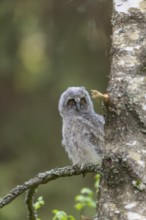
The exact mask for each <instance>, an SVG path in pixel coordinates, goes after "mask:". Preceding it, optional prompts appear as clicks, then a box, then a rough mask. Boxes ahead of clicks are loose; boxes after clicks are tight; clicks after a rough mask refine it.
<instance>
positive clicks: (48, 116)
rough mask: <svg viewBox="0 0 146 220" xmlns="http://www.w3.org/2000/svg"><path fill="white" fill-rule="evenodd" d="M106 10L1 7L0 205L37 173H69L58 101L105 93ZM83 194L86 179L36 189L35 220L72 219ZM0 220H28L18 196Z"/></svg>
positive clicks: (104, 2) (106, 2)
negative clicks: (71, 91)
mask: <svg viewBox="0 0 146 220" xmlns="http://www.w3.org/2000/svg"><path fill="white" fill-rule="evenodd" d="M111 10H112V1H110V0H43V1H40V0H38V1H36V0H25V1H22V0H13V1H11V0H1V1H0V197H2V196H4V195H5V194H6V193H8V192H9V190H10V189H11V188H13V187H14V186H16V185H17V184H21V183H23V182H24V181H26V180H28V179H29V178H32V177H33V176H35V175H36V174H37V173H39V172H43V171H45V170H49V169H51V168H54V167H62V166H66V165H70V162H69V160H68V157H67V155H66V153H65V151H64V149H63V147H62V146H61V118H60V115H59V113H58V100H59V97H60V94H61V93H62V92H63V91H64V90H65V89H66V88H67V87H69V86H85V87H86V88H87V90H88V91H90V90H91V89H98V90H100V91H101V92H104V91H105V90H106V86H107V82H108V74H109V71H110V58H109V57H110V53H109V50H110V34H111V24H110V20H111ZM94 105H95V109H96V111H98V112H101V113H102V110H101V108H100V105H99V106H98V104H97V103H95V102H94ZM85 186H86V187H91V188H92V189H94V176H93V175H87V176H86V177H84V178H83V177H82V176H79V177H71V178H61V179H58V180H55V181H53V182H51V183H49V184H47V185H43V186H41V187H39V189H38V192H37V195H36V197H37V196H40V195H43V197H44V200H45V202H46V205H45V207H44V208H42V209H41V211H40V212H39V215H40V217H41V219H42V220H43V219H51V217H52V213H51V212H52V209H54V208H55V209H59V210H64V211H66V212H67V213H68V214H72V215H75V216H77V219H79V215H77V214H76V212H75V209H74V208H73V204H74V197H75V195H76V194H78V193H79V191H80V189H81V188H82V187H85ZM0 219H1V220H9V219H11V220H18V219H21V220H23V219H27V212H26V207H25V204H24V195H22V196H21V197H19V198H17V199H16V200H15V201H13V202H12V203H11V204H9V205H8V206H6V207H4V208H3V209H1V210H0Z"/></svg>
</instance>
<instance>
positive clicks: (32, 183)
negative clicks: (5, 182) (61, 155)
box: [0, 166, 101, 213]
mask: <svg viewBox="0 0 146 220" xmlns="http://www.w3.org/2000/svg"><path fill="white" fill-rule="evenodd" d="M100 171H101V169H100V168H99V167H97V166H88V167H85V168H83V169H79V168H77V167H76V168H75V167H72V166H67V167H62V168H55V169H52V170H49V171H46V172H43V173H39V174H38V175H37V176H36V177H34V178H33V179H30V180H28V181H26V182H24V183H23V184H22V185H17V186H16V187H15V188H13V189H12V190H11V191H10V192H9V194H7V195H6V196H4V197H3V198H0V208H2V207H4V206H6V205H7V204H9V203H10V202H11V201H13V200H14V199H16V198H17V197H18V196H19V195H21V194H22V193H23V192H25V191H26V190H29V192H28V196H30V195H31V196H33V194H34V190H35V189H36V188H37V187H38V186H39V185H41V184H45V183H48V182H49V181H52V180H55V179H57V178H60V177H67V176H75V175H80V174H83V175H85V174H86V173H97V172H100ZM30 192H32V193H30ZM31 200H32V198H31V197H30V200H29V199H28V198H27V200H26V203H27V206H28V205H29V203H30V201H31ZM29 213H30V211H29Z"/></svg>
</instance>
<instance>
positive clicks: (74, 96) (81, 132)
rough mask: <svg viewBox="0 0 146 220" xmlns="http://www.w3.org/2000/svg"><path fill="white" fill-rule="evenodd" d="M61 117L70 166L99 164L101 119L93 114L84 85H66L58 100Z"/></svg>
mask: <svg viewBox="0 0 146 220" xmlns="http://www.w3.org/2000/svg"><path fill="white" fill-rule="evenodd" d="M59 112H60V115H61V117H62V120H63V127H62V136H63V140H62V144H63V145H64V147H65V150H66V151H67V153H68V156H69V158H70V160H71V161H72V163H73V165H78V166H80V167H81V168H83V167H84V166H86V165H96V164H100V163H101V161H102V155H103V147H104V118H103V116H101V115H98V114H96V113H95V111H94V108H93V104H92V101H91V98H90V96H89V93H88V92H87V91H86V89H85V88H84V87H69V88H68V89H67V90H66V91H64V92H63V93H62V95H61V97H60V100H59Z"/></svg>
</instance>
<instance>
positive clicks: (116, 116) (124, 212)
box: [98, 0, 146, 220]
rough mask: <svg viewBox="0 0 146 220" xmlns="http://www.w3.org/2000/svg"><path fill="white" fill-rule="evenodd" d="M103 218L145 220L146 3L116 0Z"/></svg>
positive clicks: (101, 204) (100, 207)
mask: <svg viewBox="0 0 146 220" xmlns="http://www.w3.org/2000/svg"><path fill="white" fill-rule="evenodd" d="M112 26H113V34H112V49H111V53H112V62H111V73H110V81H109V85H108V90H107V92H108V94H109V96H110V101H109V102H108V103H107V119H106V128H105V133H106V155H109V158H110V159H109V161H108V160H106V162H105V164H104V169H105V173H106V174H104V176H103V178H102V182H101V190H100V198H99V205H98V219H99V220H146V189H145V188H146V187H145V184H146V1H145V0H137V1H136V0H135V1H134V0H127V1H125V0H114V1H113V15H112Z"/></svg>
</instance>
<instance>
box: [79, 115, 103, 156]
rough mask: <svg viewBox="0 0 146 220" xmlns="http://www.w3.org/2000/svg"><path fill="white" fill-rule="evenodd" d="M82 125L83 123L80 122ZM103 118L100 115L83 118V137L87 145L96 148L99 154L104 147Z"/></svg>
mask: <svg viewBox="0 0 146 220" xmlns="http://www.w3.org/2000/svg"><path fill="white" fill-rule="evenodd" d="M82 123H83V122H82ZM104 123H105V121H104V118H103V117H102V116H100V115H97V114H95V115H92V116H91V115H90V117H89V116H86V117H85V120H84V129H83V133H84V132H85V133H84V134H83V136H84V137H85V138H86V141H87V142H89V145H90V144H92V145H94V146H95V147H96V150H97V152H98V153H99V154H101V153H102V152H103V146H104Z"/></svg>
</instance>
